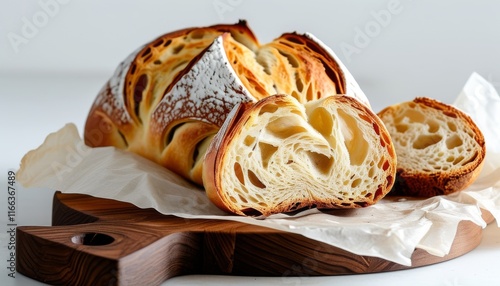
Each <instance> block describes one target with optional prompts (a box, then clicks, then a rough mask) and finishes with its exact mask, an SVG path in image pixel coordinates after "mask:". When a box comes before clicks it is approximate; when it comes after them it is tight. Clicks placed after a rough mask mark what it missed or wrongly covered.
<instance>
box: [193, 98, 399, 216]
mask: <svg viewBox="0 0 500 286" xmlns="http://www.w3.org/2000/svg"><path fill="white" fill-rule="evenodd" d="M395 172H396V154H395V150H394V147H393V145H392V142H391V140H390V137H389V133H388V132H387V130H386V129H385V127H384V125H383V123H382V122H381V121H380V119H379V118H378V117H377V116H376V115H375V114H374V113H373V112H372V111H371V110H370V109H369V108H368V107H366V106H365V105H363V104H361V103H359V101H357V100H356V99H354V98H352V97H348V96H341V95H334V96H328V97H324V98H322V99H318V100H313V101H309V102H308V103H306V104H305V105H303V104H301V103H299V102H298V101H297V100H296V99H295V98H293V97H291V96H286V95H275V96H271V97H266V98H264V99H262V100H260V101H259V102H257V103H255V104H241V105H239V106H238V107H237V108H235V109H234V110H233V112H232V113H231V114H230V115H229V117H228V120H227V121H226V122H225V124H224V125H223V127H222V128H221V130H220V131H219V132H218V133H217V134H216V135H215V138H214V140H213V141H212V143H211V144H210V146H209V147H208V151H207V155H206V158H205V160H204V166H203V181H204V186H205V190H206V192H207V195H208V196H209V198H210V199H211V201H212V202H214V203H215V204H216V205H217V206H219V208H221V209H223V210H226V211H228V212H232V213H235V214H239V215H263V216H268V215H270V214H273V213H281V212H290V211H295V210H298V209H303V208H312V207H318V208H320V209H321V208H327V209H332V208H358V207H364V206H368V205H371V204H374V203H375V202H377V201H378V200H380V199H381V198H382V197H384V196H385V195H386V194H387V193H388V192H389V191H390V189H391V187H392V185H393V183H394V179H395V175H396V173H395Z"/></svg>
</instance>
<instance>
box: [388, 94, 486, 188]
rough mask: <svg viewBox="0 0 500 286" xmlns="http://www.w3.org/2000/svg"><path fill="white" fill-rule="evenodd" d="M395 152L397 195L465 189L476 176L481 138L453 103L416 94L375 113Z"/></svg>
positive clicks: (482, 149)
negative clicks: (451, 104)
mask: <svg viewBox="0 0 500 286" xmlns="http://www.w3.org/2000/svg"><path fill="white" fill-rule="evenodd" d="M378 115H379V116H380V118H381V119H382V121H383V122H384V124H385V126H386V127H387V130H388V131H389V133H390V134H391V137H392V140H393V142H394V146H395V148H396V154H397V156H398V165H397V179H396V183H395V185H394V190H393V191H392V192H391V193H393V194H397V195H409V196H418V197H431V196H437V195H447V194H451V193H453V192H457V191H460V190H463V189H465V188H466V187H467V186H469V185H470V184H471V183H472V182H473V181H474V180H475V179H476V178H477V176H478V175H479V172H480V171H481V168H482V165H483V161H484V156H485V153H486V149H485V142H484V137H483V134H482V133H481V131H480V130H479V128H478V127H477V126H476V124H475V123H474V122H473V121H472V119H471V118H470V117H469V116H468V115H466V114H465V113H464V112H462V111H460V110H458V109H457V108H454V107H453V106H450V105H447V104H445V103H442V102H439V101H437V100H434V99H431V98H426V97H419V98H415V99H414V100H413V101H408V102H403V103H400V104H397V105H394V106H389V107H387V108H385V109H383V110H382V111H380V112H379V113H378Z"/></svg>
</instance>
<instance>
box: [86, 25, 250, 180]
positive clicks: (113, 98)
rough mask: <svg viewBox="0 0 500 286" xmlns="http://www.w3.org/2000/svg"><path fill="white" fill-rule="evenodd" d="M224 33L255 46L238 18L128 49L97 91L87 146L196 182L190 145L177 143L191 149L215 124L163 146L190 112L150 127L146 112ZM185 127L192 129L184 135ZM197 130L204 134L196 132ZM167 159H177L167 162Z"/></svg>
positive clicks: (178, 136)
mask: <svg viewBox="0 0 500 286" xmlns="http://www.w3.org/2000/svg"><path fill="white" fill-rule="evenodd" d="M223 33H229V34H231V35H235V37H236V38H238V39H239V40H240V41H241V42H242V43H244V44H245V45H248V47H249V48H253V49H254V48H256V47H257V46H258V42H257V39H256V38H255V36H254V34H253V32H252V31H251V30H250V29H249V28H248V26H247V25H246V22H245V21H240V22H239V23H237V24H235V25H214V26H210V27H202V28H198V27H193V28H187V29H182V30H178V31H174V32H171V33H167V34H165V35H162V36H160V37H158V38H157V39H155V40H153V41H151V42H150V43H149V44H147V45H145V46H143V47H141V48H140V49H138V50H137V51H136V52H134V53H132V54H131V55H130V56H129V58H128V59H126V60H125V61H124V62H123V63H121V65H120V66H119V67H118V68H117V71H116V72H115V75H114V76H113V77H112V78H111V79H110V80H109V81H108V82H107V83H106V84H105V86H104V87H103V88H102V90H101V91H100V93H99V95H98V96H97V98H96V100H95V102H94V104H93V106H92V108H91V110H90V112H89V115H88V117H87V121H86V124H85V130H84V139H85V143H86V144H87V145H89V146H92V147H98V146H115V147H118V148H122V149H126V150H129V151H132V152H135V153H138V154H140V155H142V156H144V157H146V158H149V159H151V160H153V161H155V162H157V163H159V164H161V165H163V166H165V167H167V168H169V169H174V171H176V172H177V173H178V174H179V175H181V176H183V177H185V178H187V179H189V180H192V181H194V182H196V183H198V184H201V183H202V181H201V174H200V172H199V171H197V172H191V170H189V168H188V166H189V165H190V164H191V165H192V162H191V158H192V154H193V152H194V150H193V149H188V148H187V147H186V144H184V147H185V148H184V149H182V147H179V146H182V144H183V143H185V142H188V141H189V142H190V144H188V145H187V146H189V147H190V148H195V146H196V145H197V144H198V143H199V142H201V141H202V140H203V139H204V138H206V137H209V136H211V135H212V134H213V133H215V132H216V130H217V128H216V126H215V125H214V124H209V123H203V122H201V123H199V126H196V125H198V124H194V125H193V126H191V127H190V128H189V131H183V132H181V133H182V134H177V136H176V138H179V139H182V140H180V141H181V142H179V143H177V144H175V143H176V142H174V144H170V145H172V146H169V148H166V147H167V146H166V145H167V144H166V143H167V142H165V141H167V139H168V138H167V137H168V136H170V135H173V134H170V131H171V130H172V129H174V128H175V125H176V124H182V123H183V122H184V121H189V120H190V117H189V116H185V117H178V118H176V120H177V123H175V124H174V123H173V122H172V123H164V124H163V125H162V127H161V129H158V130H156V131H155V130H152V128H150V125H151V124H152V121H154V119H152V118H151V117H150V116H149V115H150V114H152V113H153V111H154V110H155V109H156V108H157V106H158V104H159V103H160V101H161V100H162V98H163V97H164V96H165V94H166V91H167V90H169V89H170V88H171V87H172V85H173V84H174V83H175V82H176V81H175V80H177V79H176V76H177V75H179V74H183V73H186V71H184V69H185V67H186V66H189V65H190V64H191V65H192V64H193V62H195V61H196V60H197V58H198V57H199V55H200V54H201V53H202V52H203V51H204V50H205V49H206V48H207V47H208V46H210V45H211V44H212V43H213V41H214V39H215V38H216V37H217V36H220V35H221V34H223ZM207 126H209V127H207ZM184 129H185V128H184ZM179 131H182V129H180V130H179ZM190 132H192V133H193V134H188V133H190ZM200 132H206V133H205V134H203V135H201V134H200ZM181 135H182V136H181ZM190 140H194V141H190ZM168 143H170V142H168ZM182 156H184V158H182V160H181V157H182ZM172 158H175V159H176V161H175V162H176V163H174V162H173V161H171V160H172ZM186 158H187V159H186ZM177 164H178V166H177ZM193 176H194V177H193Z"/></svg>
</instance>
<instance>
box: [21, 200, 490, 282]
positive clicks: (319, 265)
mask: <svg viewBox="0 0 500 286" xmlns="http://www.w3.org/2000/svg"><path fill="white" fill-rule="evenodd" d="M490 220H491V218H490ZM52 223H53V226H51V227H36V226H23V227H18V228H17V244H18V245H17V270H18V272H20V273H21V274H24V275H26V276H28V277H31V278H33V279H36V280H39V281H42V282H45V283H49V284H55V285H158V284H161V283H162V282H163V281H165V280H167V279H169V278H170V277H174V276H179V275H188V274H223V275H251V276H282V277H286V276H302V277H303V276H318V275H341V274H358V273H373V272H385V271H394V270H402V269H407V268H413V267H420V266H424V265H430V264H434V263H438V262H443V261H447V260H449V259H452V258H455V257H457V256H460V255H463V254H465V253H467V252H469V251H471V250H472V249H474V248H475V247H476V246H477V245H478V244H479V243H480V241H481V235H482V229H481V227H479V226H477V225H475V224H474V223H472V222H467V221H463V222H460V224H459V227H458V231H457V235H456V237H455V240H454V242H453V245H452V249H451V252H450V254H449V255H447V256H445V257H436V256H432V255H430V254H428V253H427V252H425V251H423V250H420V249H416V250H415V251H414V253H413V256H412V266H411V267H407V266H403V265H399V264H396V263H393V262H390V261H387V260H384V259H380V258H376V257H368V256H359V255H355V254H353V253H350V252H348V251H345V250H342V249H339V248H336V247H333V246H330V245H328V244H325V243H321V242H318V241H315V240H311V239H308V238H306V237H304V236H301V235H298V234H293V233H287V232H282V231H277V230H272V229H268V228H264V227H258V226H254V225H247V224H243V223H238V222H233V221H223V220H220V221H218V220H206V219H183V218H178V217H173V216H165V215H162V214H160V213H158V212H157V211H155V210H153V209H139V208H137V207H135V206H133V205H131V204H128V203H123V202H118V201H114V200H107V199H100V198H94V197H91V196H87V195H80V194H62V193H60V192H56V194H55V195H54V201H53V214H52Z"/></svg>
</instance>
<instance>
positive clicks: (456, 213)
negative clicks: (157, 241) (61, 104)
mask: <svg viewBox="0 0 500 286" xmlns="http://www.w3.org/2000/svg"><path fill="white" fill-rule="evenodd" d="M454 104H455V106H457V107H459V108H460V109H462V110H464V111H465V112H467V113H468V114H469V115H471V117H472V118H473V119H474V120H475V122H476V123H477V124H478V125H479V127H480V129H481V130H482V131H483V133H484V135H485V138H486V147H487V153H486V158H485V160H486V162H485V165H484V168H483V170H482V173H481V174H480V176H479V178H478V179H477V181H476V182H475V183H474V184H473V185H471V186H470V187H469V188H468V189H467V190H465V191H462V192H459V193H455V194H453V195H449V196H439V197H433V198H429V199H425V200H418V199H406V200H405V199H403V200H396V199H392V198H384V199H383V200H382V201H380V202H379V203H377V204H376V205H373V206H370V207H367V208H363V209H356V210H338V211H329V212H321V211H318V210H317V209H311V210H306V211H303V212H300V213H297V214H294V215H287V214H277V215H272V216H270V217H268V218H266V219H255V218H252V217H242V216H234V215H229V214H227V213H224V212H222V211H221V210H219V209H218V208H217V207H215V206H214V205H213V204H212V203H211V202H210V201H209V200H208V198H207V197H206V196H205V193H204V192H203V190H200V189H199V188H198V187H196V186H194V185H191V184H190V183H188V182H186V181H184V180H183V179H180V178H179V177H177V176H176V175H174V174H173V173H171V172H169V171H168V170H166V169H164V168H163V167H160V166H158V165H156V164H154V163H152V162H150V161H148V160H146V159H144V158H142V157H139V156H137V155H135V154H131V153H128V152H124V151H121V150H117V149H115V148H113V147H101V148H89V147H88V146H85V145H84V143H83V141H82V139H81V137H80V136H79V134H78V130H77V129H76V127H75V125H74V124H67V125H66V126H64V127H63V128H62V129H60V130H59V131H57V132H55V133H52V134H50V135H48V136H47V138H46V140H45V142H44V143H43V144H42V145H41V146H40V147H39V148H38V149H36V150H33V151H30V152H29V153H28V154H26V155H25V157H24V158H23V159H22V162H21V168H20V170H19V172H18V173H17V176H18V180H19V182H20V183H21V184H23V186H25V187H27V188H28V187H41V188H50V189H54V190H60V191H62V192H64V193H82V194H88V195H92V196H96V197H101V198H110V199H115V200H120V201H124V202H129V203H132V204H134V205H136V206H138V207H140V208H149V207H152V208H155V209H156V210H158V211H159V212H161V213H164V214H170V215H175V216H178V217H183V218H207V219H223V220H234V221H240V222H243V223H248V224H253V225H259V226H264V227H269V228H273V229H278V230H282V231H288V232H293V233H298V234H301V235H304V236H306V237H308V238H311V239H315V240H318V241H322V242H324V243H328V244H330V245H333V246H336V247H339V248H342V249H344V250H347V251H349V252H352V253H354V254H358V255H368V256H375V257H380V258H383V259H386V260H389V261H393V262H396V263H399V264H402V265H407V266H410V265H411V255H412V253H413V251H414V249H415V248H420V249H424V250H426V251H427V252H429V253H430V254H432V255H436V256H444V255H446V254H447V253H448V252H449V250H450V247H451V244H452V242H453V239H454V237H455V233H456V231H457V226H458V223H459V222H460V221H463V220H466V221H472V222H474V223H476V224H477V225H479V226H481V227H485V226H486V222H485V221H484V220H483V219H482V217H481V209H485V210H487V211H489V212H490V213H491V214H492V215H493V216H494V217H495V218H496V220H497V222H499V221H500V138H499V136H498V132H496V131H495V128H496V129H498V126H500V112H499V111H500V97H499V96H498V93H497V92H496V90H495V89H494V87H493V86H492V85H491V84H490V83H488V82H487V81H486V80H484V79H483V78H482V77H481V76H479V75H478V74H476V73H473V74H472V75H471V77H470V79H469V80H468V81H467V83H466V85H465V87H464V89H463V91H462V93H461V94H460V95H459V96H458V98H457V100H456V102H455V103H454ZM499 226H500V224H499Z"/></svg>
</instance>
